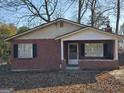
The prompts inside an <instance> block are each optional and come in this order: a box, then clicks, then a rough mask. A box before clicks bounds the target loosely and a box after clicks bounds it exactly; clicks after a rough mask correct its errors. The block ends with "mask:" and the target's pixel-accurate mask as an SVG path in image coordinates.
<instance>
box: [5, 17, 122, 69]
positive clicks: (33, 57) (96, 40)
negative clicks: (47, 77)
mask: <svg viewBox="0 0 124 93" xmlns="http://www.w3.org/2000/svg"><path fill="white" fill-rule="evenodd" d="M123 38H124V37H122V36H120V35H116V34H113V33H111V32H107V31H103V30H100V29H97V28H93V27H90V26H86V25H82V24H78V23H76V22H73V21H70V20H67V19H63V18H59V19H56V20H54V21H51V22H50V23H45V24H43V25H40V26H38V27H35V28H32V29H30V30H29V31H26V32H23V33H21V34H17V35H14V36H11V37H9V38H7V39H6V41H7V42H11V54H10V63H11V64H10V65H11V69H12V70H13V71H25V70H41V71H49V70H59V69H82V70H83V69H115V68H118V40H122V39H123Z"/></svg>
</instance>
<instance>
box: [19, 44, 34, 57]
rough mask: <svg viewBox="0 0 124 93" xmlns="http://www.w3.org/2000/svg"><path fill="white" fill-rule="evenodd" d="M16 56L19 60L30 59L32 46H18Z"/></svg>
mask: <svg viewBox="0 0 124 93" xmlns="http://www.w3.org/2000/svg"><path fill="white" fill-rule="evenodd" d="M18 56H19V58H32V57H33V49H32V44H18Z"/></svg>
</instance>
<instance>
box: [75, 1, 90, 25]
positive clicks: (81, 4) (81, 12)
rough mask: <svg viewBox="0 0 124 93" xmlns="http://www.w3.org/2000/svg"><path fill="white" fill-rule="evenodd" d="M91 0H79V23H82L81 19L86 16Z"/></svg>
mask: <svg viewBox="0 0 124 93" xmlns="http://www.w3.org/2000/svg"><path fill="white" fill-rule="evenodd" d="M88 3H89V0H79V1H78V20H77V22H78V23H81V19H82V17H83V16H84V14H85V12H86V11H87V8H88Z"/></svg>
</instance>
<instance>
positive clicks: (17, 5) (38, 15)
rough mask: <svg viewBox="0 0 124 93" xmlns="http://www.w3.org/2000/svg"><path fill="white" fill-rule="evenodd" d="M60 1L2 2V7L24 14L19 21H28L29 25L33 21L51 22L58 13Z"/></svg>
mask: <svg viewBox="0 0 124 93" xmlns="http://www.w3.org/2000/svg"><path fill="white" fill-rule="evenodd" d="M57 4H58V0H37V1H36V0H7V1H6V0H5V1H4V0H2V1H1V4H0V7H1V8H4V9H6V10H10V11H16V12H17V11H18V12H20V11H21V13H22V11H23V12H24V13H23V14H22V16H20V17H19V21H20V20H23V19H27V22H28V23H31V22H32V21H37V22H38V21H40V22H42V21H44V22H50V21H51V19H52V16H53V15H54V13H55V11H56V7H57Z"/></svg>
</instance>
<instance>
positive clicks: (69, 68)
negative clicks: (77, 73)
mask: <svg viewBox="0 0 124 93" xmlns="http://www.w3.org/2000/svg"><path fill="white" fill-rule="evenodd" d="M78 69H79V67H78V66H67V67H66V70H78Z"/></svg>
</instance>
